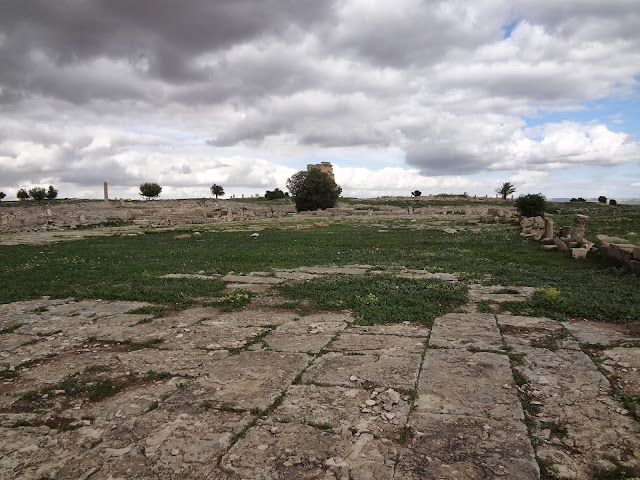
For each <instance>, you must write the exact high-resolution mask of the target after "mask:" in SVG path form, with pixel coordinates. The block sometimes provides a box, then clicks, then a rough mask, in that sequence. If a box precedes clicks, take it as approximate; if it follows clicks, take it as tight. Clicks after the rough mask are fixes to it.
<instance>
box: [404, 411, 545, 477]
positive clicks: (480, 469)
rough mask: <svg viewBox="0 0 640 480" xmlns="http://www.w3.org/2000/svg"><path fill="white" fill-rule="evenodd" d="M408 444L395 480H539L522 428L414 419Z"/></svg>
mask: <svg viewBox="0 0 640 480" xmlns="http://www.w3.org/2000/svg"><path fill="white" fill-rule="evenodd" d="M409 426H410V428H411V429H412V437H413V438H412V439H411V441H410V443H409V445H408V446H407V447H406V448H403V449H402V451H401V455H400V458H399V461H398V465H397V466H396V470H395V478H396V479H398V480H400V479H402V480H440V479H452V480H453V479H455V480H478V479H487V480H488V479H498V478H508V479H517V480H537V479H539V478H540V476H539V469H538V465H537V463H536V460H535V456H534V452H533V448H532V447H531V443H530V441H529V438H528V437H527V429H526V427H525V426H524V424H522V423H520V422H502V421H500V420H494V419H489V418H481V417H469V416H464V415H430V414H426V413H425V414H415V415H413V416H412V417H411V419H410V422H409Z"/></svg>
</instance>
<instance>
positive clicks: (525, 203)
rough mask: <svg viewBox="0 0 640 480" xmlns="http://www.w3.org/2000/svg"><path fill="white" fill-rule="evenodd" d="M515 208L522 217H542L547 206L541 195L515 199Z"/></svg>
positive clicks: (533, 194)
mask: <svg viewBox="0 0 640 480" xmlns="http://www.w3.org/2000/svg"><path fill="white" fill-rule="evenodd" d="M515 203H516V208H517V209H518V211H519V212H520V215H522V216H523V217H542V216H544V210H545V208H546V206H547V199H546V198H545V196H544V195H542V194H541V193H530V194H529V195H520V196H519V197H518V198H516V202H515Z"/></svg>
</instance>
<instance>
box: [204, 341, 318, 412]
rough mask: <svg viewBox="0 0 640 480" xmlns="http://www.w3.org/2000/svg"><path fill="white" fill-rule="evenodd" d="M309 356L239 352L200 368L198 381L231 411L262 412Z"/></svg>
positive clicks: (300, 369)
mask: <svg viewBox="0 0 640 480" xmlns="http://www.w3.org/2000/svg"><path fill="white" fill-rule="evenodd" d="M308 360H309V357H308V356H307V355H305V354H300V353H282V352H269V351H260V352H241V353H240V354H238V355H231V356H229V357H227V358H224V359H222V360H220V361H219V362H217V363H216V364H215V365H213V366H212V367H211V368H208V369H202V373H203V374H204V375H203V376H201V377H200V378H199V379H198V382H199V383H200V384H201V385H203V386H204V387H207V388H209V389H211V390H212V391H213V392H214V393H213V395H212V396H211V399H212V401H213V402H214V403H215V404H217V405H220V404H223V403H227V404H230V405H232V406H233V407H234V408H238V409H245V410H249V409H252V408H255V407H257V408H261V409H265V408H267V407H268V406H269V405H271V404H272V403H273V401H274V400H275V399H276V398H277V397H278V396H279V395H280V393H281V392H282V391H283V390H284V389H286V388H287V387H288V386H289V385H291V382H293V380H294V378H295V377H296V376H297V375H298V373H300V372H301V371H302V369H303V368H305V367H306V366H307V362H308Z"/></svg>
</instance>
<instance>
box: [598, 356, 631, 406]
mask: <svg viewBox="0 0 640 480" xmlns="http://www.w3.org/2000/svg"><path fill="white" fill-rule="evenodd" d="M601 357H602V359H603V365H602V368H604V369H605V370H606V371H607V372H608V375H610V376H611V377H612V378H613V380H614V382H615V383H616V384H617V386H618V388H620V389H621V390H623V391H624V392H625V393H626V394H628V395H633V396H640V348H633V347H631V348H620V347H618V348H612V349H610V350H604V351H602V352H601Z"/></svg>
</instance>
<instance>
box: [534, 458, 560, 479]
mask: <svg viewBox="0 0 640 480" xmlns="http://www.w3.org/2000/svg"><path fill="white" fill-rule="evenodd" d="M536 461H537V462H538V467H540V478H541V479H542V480H548V479H552V478H558V473H560V472H559V471H558V469H557V468H555V467H552V466H551V464H550V463H549V461H548V460H544V459H542V458H540V457H536Z"/></svg>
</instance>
